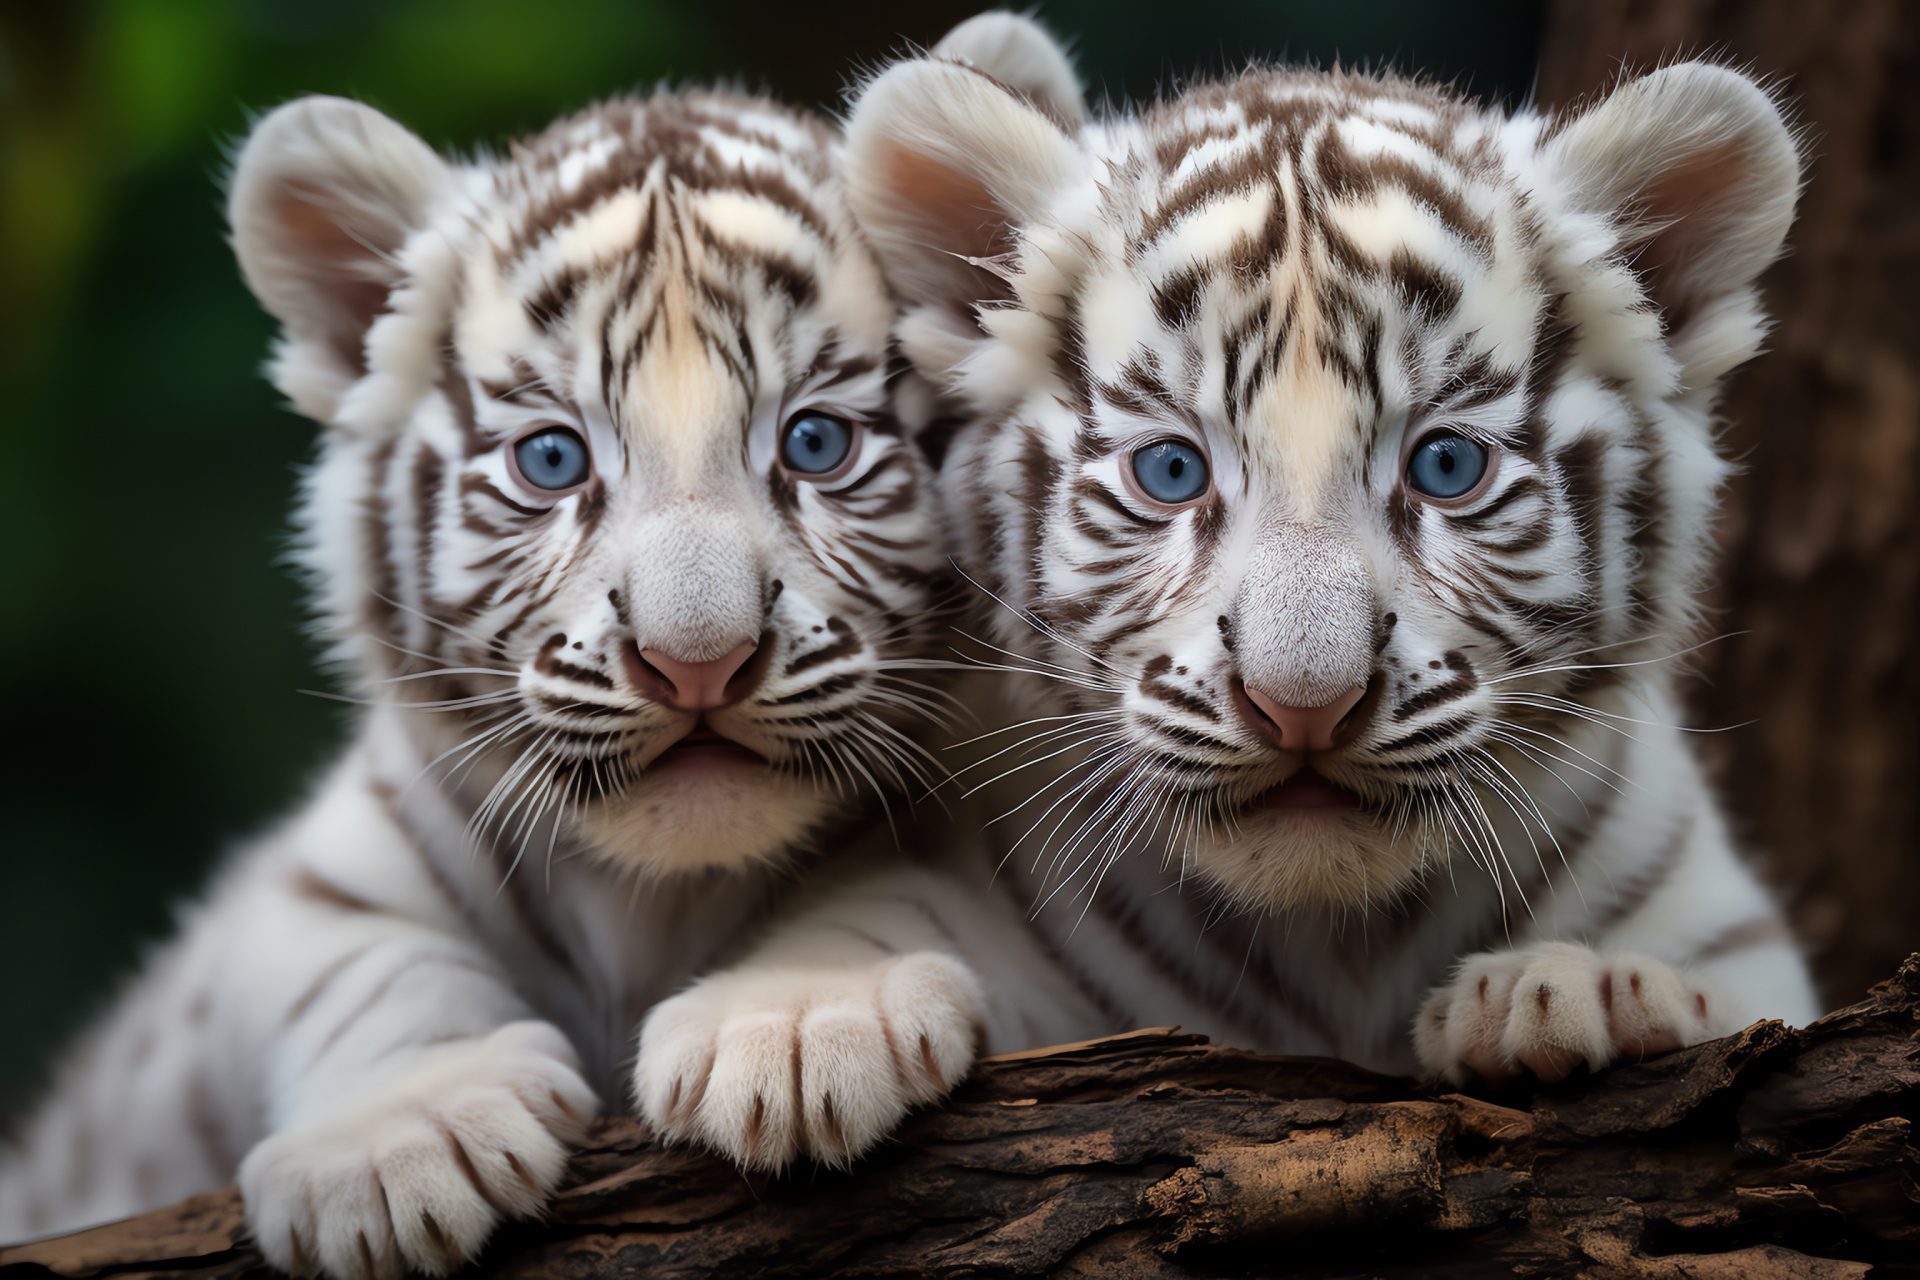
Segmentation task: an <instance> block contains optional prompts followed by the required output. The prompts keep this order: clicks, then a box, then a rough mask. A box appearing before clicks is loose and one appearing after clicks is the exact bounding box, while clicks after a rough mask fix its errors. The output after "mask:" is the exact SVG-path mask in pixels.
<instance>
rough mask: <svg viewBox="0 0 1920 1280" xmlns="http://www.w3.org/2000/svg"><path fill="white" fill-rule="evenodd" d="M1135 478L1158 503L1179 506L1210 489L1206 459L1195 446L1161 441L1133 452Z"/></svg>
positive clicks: (1173, 441)
mask: <svg viewBox="0 0 1920 1280" xmlns="http://www.w3.org/2000/svg"><path fill="white" fill-rule="evenodd" d="M1133 478H1134V479H1135V480H1137V481H1139V482H1140V488H1141V489H1142V490H1144V491H1145V493H1146V495H1147V496H1148V497H1149V498H1152V499H1153V500H1154V501H1155V502H1164V503H1166V504H1167V505H1168V506H1170V507H1171V506H1178V505H1180V504H1181V503H1183V502H1192V501H1193V500H1194V499H1195V498H1197V497H1199V496H1200V495H1201V494H1203V493H1205V492H1206V491H1207V460H1206V459H1205V458H1203V457H1201V456H1200V451H1199V450H1198V449H1196V448H1194V447H1193V446H1192V445H1185V444H1181V443H1180V442H1179V441H1178V440H1162V441H1160V442H1159V443H1158V444H1150V445H1148V446H1147V447H1146V448H1144V449H1141V450H1139V451H1137V452H1136V453H1135V454H1134V455H1133Z"/></svg>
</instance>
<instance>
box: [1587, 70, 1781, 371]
mask: <svg viewBox="0 0 1920 1280" xmlns="http://www.w3.org/2000/svg"><path fill="white" fill-rule="evenodd" d="M1552 158H1553V159H1554V161H1555V164H1556V168H1557V170H1558V172H1559V173H1560V175H1561V177H1562V180H1563V181H1565V182H1566V183H1567V184H1568V185H1569V187H1570V188H1571V190H1572V193H1573V197H1574V203H1575V205H1576V206H1578V207H1580V208H1582V209H1584V210H1586V211H1588V212H1592V213H1598V214H1602V215H1604V216H1607V217H1609V218H1611V219H1613V220H1614V222H1615V224H1616V225H1617V226H1618V227H1619V229H1620V232H1619V234H1620V243H1619V248H1620V250H1621V252H1622V253H1623V254H1624V255H1625V256H1626V257H1627V258H1628V259H1629V260H1630V262H1631V263H1632V267H1633V270H1634V272H1635V274H1636V275H1638V276H1639V277H1640V280H1641V282H1642V287H1643V288H1644V289H1645V290H1646V293H1647V296H1648V297H1649V298H1650V299H1651V300H1652V302H1653V303H1654V305H1655V306H1657V307H1658V308H1659V309H1660V313H1661V317H1662V320H1663V322H1664V324H1665V327H1666V332H1667V336H1668V341H1669V343H1670V344H1671V345H1672V348H1673V351H1674V354H1675V356H1676V357H1677V358H1678V359H1679V361H1680V364H1681V366H1682V369H1683V375H1682V381H1683V383H1684V384H1686V385H1687V386H1688V387H1689V388H1693V389H1697V388H1700V387H1702V386H1704V385H1706V384H1708V383H1710V382H1711V381H1714V380H1717V379H1718V378H1719V377H1720V375H1722V374H1724V373H1725V372H1727V370H1729V369H1731V368H1732V367H1733V366H1734V365H1736V364H1738V363H1740V362H1741V361H1743V360H1746V359H1747V358H1749V357H1751V356H1752V355H1753V354H1754V352H1755V351H1757V350H1758V348H1759V340H1760V337H1761V334H1762V331H1763V325H1762V321H1761V318H1760V314H1759V309H1758V302H1757V299H1756V298H1755V296H1754V293H1753V289H1752V286H1753V283H1754V281H1755V279H1756V278H1757V277H1758V276H1759V275H1760V273H1761V272H1762V271H1764V270H1765V269H1766V268H1767V267H1768V266H1769V265H1770V264H1772V262H1773V261H1774V260H1775V259H1776V258H1778V257H1779V256H1780V252H1781V248H1782V246H1783V245H1784V244H1785V242H1786V236H1787V230H1788V228H1789V227H1791V226H1792V224H1793V214H1794V206H1795V204H1796V202H1797V201H1798V198H1799V194H1800V152H1799V148H1798V147H1797V146H1796V145H1795V142H1794V137H1793V134H1792V132H1791V131H1790V130H1789V129H1788V127H1787V122H1786V120H1785V119H1784V118H1783V117H1782V115H1781V112H1780V109H1779V107H1778V106H1777V105H1776V104H1775V103H1774V101H1773V99H1772V98H1770V97H1769V96H1768V95H1767V93H1766V92H1765V91H1764V90H1763V89H1761V88H1760V86H1758V85H1757V84H1755V83H1754V82H1753V81H1752V80H1750V79H1748V78H1747V77H1746V76H1743V75H1741V74H1739V73H1738V72H1734V71H1730V70H1728V69H1727V68H1725V67H1720V66H1715V65H1713V64H1711V63H1705V62H1683V63H1679V64H1676V65H1674V66H1670V67H1666V68H1663V69H1661V70H1659V71H1655V72H1652V73H1651V74H1649V75H1645V76H1642V77H1640V78H1639V79H1637V80H1633V81H1631V82H1629V83H1627V84H1625V85H1623V86H1621V87H1620V88H1619V89H1617V90H1615V91H1614V92H1613V93H1612V94H1610V95H1608V97H1607V98H1606V99H1605V100H1603V101H1602V102H1600V103H1599V104H1598V105H1597V106H1595V107H1593V108H1592V109H1591V110H1589V111H1587V112H1586V113H1585V114H1583V115H1581V116H1579V117H1578V118H1577V119H1575V120H1573V121H1572V122H1571V123H1570V124H1568V125H1567V126H1566V128H1565V129H1564V130H1562V131H1561V132H1560V134H1559V135H1558V136H1557V137H1556V138H1555V139H1554V140H1553V143H1552Z"/></svg>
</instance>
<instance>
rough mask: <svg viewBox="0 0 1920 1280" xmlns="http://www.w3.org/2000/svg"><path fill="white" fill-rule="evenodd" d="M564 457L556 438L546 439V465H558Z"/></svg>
mask: <svg viewBox="0 0 1920 1280" xmlns="http://www.w3.org/2000/svg"><path fill="white" fill-rule="evenodd" d="M565 457H566V454H565V451H564V450H562V449H561V448H560V442H559V441H558V440H551V441H548V443H547V465H548V466H550V467H557V466H559V465H560V464H561V462H562V461H564V460H565Z"/></svg>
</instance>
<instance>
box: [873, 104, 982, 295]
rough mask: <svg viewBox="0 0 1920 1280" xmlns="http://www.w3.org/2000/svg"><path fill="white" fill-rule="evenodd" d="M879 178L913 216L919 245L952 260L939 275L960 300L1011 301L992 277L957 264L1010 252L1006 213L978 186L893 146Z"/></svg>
mask: <svg viewBox="0 0 1920 1280" xmlns="http://www.w3.org/2000/svg"><path fill="white" fill-rule="evenodd" d="M883 172H884V173H885V174H886V180H887V186H888V189H889V190H891V191H894V192H897V193H898V195H899V199H900V201H901V203H902V204H904V205H906V206H908V207H909V208H911V209H912V210H913V211H914V214H915V221H917V222H918V223H919V224H920V227H919V230H920V233H921V236H922V238H923V240H924V242H925V243H926V244H927V245H929V246H931V247H933V248H934V249H937V250H940V251H942V252H944V253H947V254H952V255H955V256H954V257H952V258H950V259H948V260H947V263H946V264H943V270H942V271H941V274H942V275H943V276H950V277H951V279H952V281H953V284H954V286H955V287H956V288H957V289H958V290H959V291H960V292H961V293H962V294H963V295H964V297H965V299H966V300H968V301H979V302H983V301H988V300H992V299H1010V298H1012V297H1013V293H1012V291H1011V290H1010V289H1008V288H1007V286H1006V283H1005V282H1004V281H1002V280H1001V279H1000V278H999V277H997V276H995V275H994V274H993V273H992V272H990V271H986V270H983V269H982V268H980V267H976V266H972V265H970V264H968V263H965V262H962V261H960V259H961V258H992V257H997V256H998V255H1000V254H1002V253H1006V252H1007V251H1008V250H1010V249H1012V248H1013V232H1012V229H1011V228H1010V227H1009V226H1008V225H1007V211H1006V210H1005V209H1003V208H1002V207H1001V206H1000V204H999V202H998V201H996V200H995V199H994V198H993V195H992V193H991V192H989V191H988V190H987V188H986V185H985V184H984V183H982V182H981V181H980V180H979V179H977V178H974V177H970V176H968V175H967V174H965V173H962V172H961V171H960V170H958V169H955V168H953V167H952V166H950V165H945V164H942V163H940V161H938V160H935V159H933V158H932V157H931V156H927V155H924V154H922V153H921V152H918V151H914V150H912V149H911V148H909V147H906V146H904V145H902V144H900V143H898V142H894V143H891V144H889V145H888V147H887V151H886V156H885V160H884V162H883Z"/></svg>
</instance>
